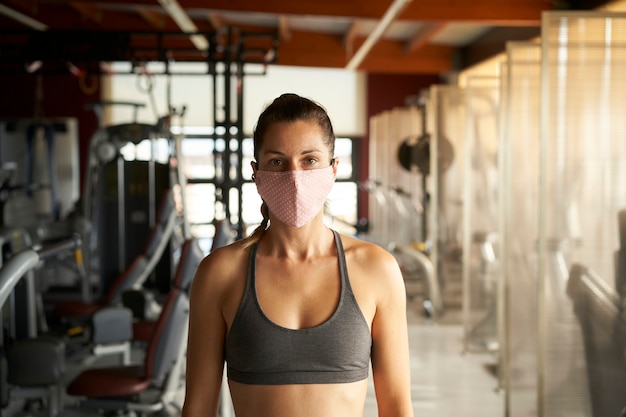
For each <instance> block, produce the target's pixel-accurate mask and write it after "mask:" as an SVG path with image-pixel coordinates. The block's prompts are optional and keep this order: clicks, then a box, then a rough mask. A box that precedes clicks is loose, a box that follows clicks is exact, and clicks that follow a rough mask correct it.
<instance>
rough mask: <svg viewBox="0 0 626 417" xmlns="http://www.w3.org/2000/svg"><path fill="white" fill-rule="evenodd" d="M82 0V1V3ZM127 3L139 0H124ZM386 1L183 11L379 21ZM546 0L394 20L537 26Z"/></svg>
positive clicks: (195, 0) (437, 8)
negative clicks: (217, 11)
mask: <svg viewBox="0 0 626 417" xmlns="http://www.w3.org/2000/svg"><path fill="white" fill-rule="evenodd" d="M82 1H86V0H82ZM128 1H131V2H137V1H143V0H128ZM388 3H389V2H382V1H380V0H342V1H327V2H320V1H293V0H264V1H258V2H251V1H246V0H213V1H212V2H211V4H210V6H208V5H207V2H206V0H184V4H185V7H186V8H200V9H203V8H207V7H210V8H211V9H214V10H228V11H236V12H256V13H270V14H285V15H307V16H311V15H319V16H336V17H352V18H359V19H377V20H378V19H380V17H381V16H382V15H383V14H384V13H385V11H386V9H387V7H388ZM552 4H553V2H552V1H550V0H472V1H467V0H448V1H415V2H412V3H411V4H409V5H408V6H407V7H406V8H405V9H404V11H403V12H402V15H401V16H400V17H399V19H398V20H420V21H421V20H433V21H441V20H448V21H451V22H460V21H471V22H476V23H484V24H486V25H502V26H506V25H513V26H530V25H539V24H540V23H541V12H543V11H545V10H552V9H553V6H552Z"/></svg>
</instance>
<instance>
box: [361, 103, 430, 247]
mask: <svg viewBox="0 0 626 417" xmlns="http://www.w3.org/2000/svg"><path fill="white" fill-rule="evenodd" d="M421 120H422V116H421V113H420V112H419V110H418V109H417V108H416V107H406V108H395V109H392V110H388V111H384V112H382V113H380V114H377V115H376V116H373V117H372V118H371V119H370V140H369V158H370V160H369V179H368V183H367V188H368V190H369V214H370V231H369V233H368V238H369V239H371V240H372V241H375V242H377V243H379V244H382V245H383V246H388V245H389V244H390V243H392V242H393V243H394V244H398V243H401V244H410V243H412V242H417V241H419V240H420V237H421V230H420V224H421V220H420V219H421V216H422V204H421V201H422V198H423V192H422V175H421V174H420V173H419V171H418V170H416V169H411V170H407V169H405V168H404V167H403V166H402V165H401V164H400V161H399V151H400V149H401V148H402V147H403V144H404V145H406V144H410V145H413V144H415V143H417V141H418V139H419V137H420V135H421V128H420V125H421Z"/></svg>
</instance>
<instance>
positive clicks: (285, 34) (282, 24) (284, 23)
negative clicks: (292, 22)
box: [278, 15, 291, 42]
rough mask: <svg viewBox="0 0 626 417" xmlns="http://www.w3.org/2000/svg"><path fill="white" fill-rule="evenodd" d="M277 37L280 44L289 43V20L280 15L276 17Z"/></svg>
mask: <svg viewBox="0 0 626 417" xmlns="http://www.w3.org/2000/svg"><path fill="white" fill-rule="evenodd" d="M278 36H279V39H280V40H281V42H289V39H291V30H290V29H289V18H288V17H287V16H285V15H280V16H279V17H278Z"/></svg>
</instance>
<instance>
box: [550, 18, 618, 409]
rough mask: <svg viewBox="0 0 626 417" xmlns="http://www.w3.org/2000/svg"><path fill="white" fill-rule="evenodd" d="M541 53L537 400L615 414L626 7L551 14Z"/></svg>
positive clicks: (560, 405)
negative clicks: (540, 386) (539, 385)
mask: <svg viewBox="0 0 626 417" xmlns="http://www.w3.org/2000/svg"><path fill="white" fill-rule="evenodd" d="M542 56H543V64H542V77H543V80H544V81H545V84H544V85H542V88H543V96H542V97H543V101H542V103H541V104H542V105H541V109H542V115H543V117H544V119H543V121H542V133H541V140H542V147H543V149H544V151H545V153H544V154H543V158H544V159H543V162H544V164H545V165H544V170H543V171H542V177H541V180H542V182H541V184H542V187H543V188H542V194H541V204H540V210H541V211H540V213H541V215H542V220H543V224H542V227H541V229H540V241H539V244H540V246H539V248H540V253H539V254H540V259H539V261H540V265H541V269H540V282H541V284H542V285H541V286H540V292H539V307H540V310H539V311H540V328H539V330H540V333H539V337H540V342H541V344H540V357H539V358H540V359H541V360H542V362H541V363H542V364H543V368H542V369H541V370H542V372H543V376H544V378H543V380H542V382H543V387H544V391H543V392H541V394H543V396H542V398H543V401H542V402H541V404H540V407H541V411H542V412H543V414H544V415H546V416H556V415H564V414H565V415H568V416H612V415H619V413H620V411H621V409H622V408H623V407H624V406H626V397H625V396H624V387H625V386H626V369H625V361H624V356H623V352H624V346H625V344H624V340H625V339H624V335H625V334H626V332H625V331H624V329H625V326H624V321H623V318H621V317H620V315H619V307H620V298H622V297H623V293H622V295H621V296H619V293H618V291H617V289H619V288H617V289H616V282H617V283H620V282H623V280H624V278H623V275H624V269H623V267H621V268H620V265H624V263H623V259H624V251H625V249H624V240H625V239H626V238H625V236H624V235H625V234H626V231H625V230H624V228H625V226H624V224H623V220H622V224H621V225H620V221H619V220H618V219H619V218H620V212H621V213H623V212H624V210H626V191H625V190H626V123H625V121H624V120H625V118H624V114H625V111H626V71H624V68H625V65H626V15H623V14H621V15H620V14H606V13H547V14H545V15H544V16H543V23H542ZM621 218H622V219H623V214H622V215H621ZM620 228H621V231H620Z"/></svg>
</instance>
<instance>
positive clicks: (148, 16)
mask: <svg viewBox="0 0 626 417" xmlns="http://www.w3.org/2000/svg"><path fill="white" fill-rule="evenodd" d="M137 13H139V15H140V16H141V17H142V18H143V19H144V20H145V21H146V22H148V24H149V25H150V26H152V27H153V28H155V29H158V30H163V29H165V21H166V19H165V16H164V15H163V13H159V12H156V11H154V10H153V9H149V8H147V7H137Z"/></svg>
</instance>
